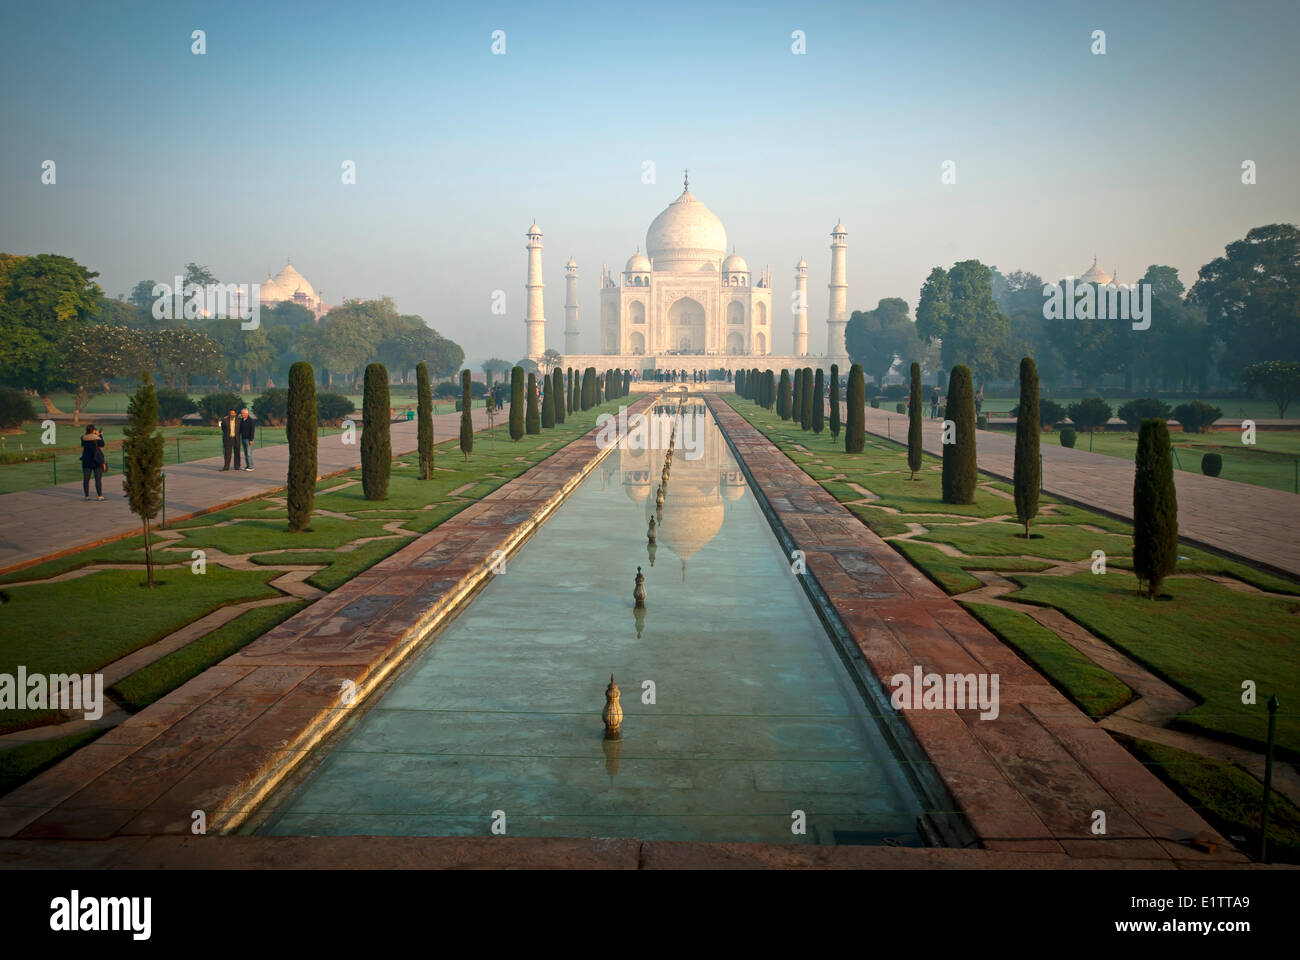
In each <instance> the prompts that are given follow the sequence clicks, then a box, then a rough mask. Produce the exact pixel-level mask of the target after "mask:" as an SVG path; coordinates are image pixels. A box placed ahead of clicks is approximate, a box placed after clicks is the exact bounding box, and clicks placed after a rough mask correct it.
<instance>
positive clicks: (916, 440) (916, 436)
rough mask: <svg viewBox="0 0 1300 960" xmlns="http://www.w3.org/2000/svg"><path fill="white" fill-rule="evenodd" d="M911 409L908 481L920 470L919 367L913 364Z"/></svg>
mask: <svg viewBox="0 0 1300 960" xmlns="http://www.w3.org/2000/svg"><path fill="white" fill-rule="evenodd" d="M911 381H912V390H911V409H909V410H908V411H907V418H908V419H907V469H908V470H910V471H911V472H912V475H911V476H910V477H909V478H908V479H909V480H915V479H916V471H918V470H920V469H921V454H922V450H921V416H922V413H921V404H922V403H923V402H924V401H923V400H922V399H921V365H920V364H919V363H913V364H912V369H911Z"/></svg>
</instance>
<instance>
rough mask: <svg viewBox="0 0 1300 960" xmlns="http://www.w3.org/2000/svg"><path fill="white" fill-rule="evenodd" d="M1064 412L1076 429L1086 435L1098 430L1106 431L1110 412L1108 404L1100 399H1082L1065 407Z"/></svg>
mask: <svg viewBox="0 0 1300 960" xmlns="http://www.w3.org/2000/svg"><path fill="white" fill-rule="evenodd" d="M1065 412H1066V414H1068V415H1069V417H1070V422H1071V423H1073V424H1074V425H1075V427H1076V428H1078V429H1079V430H1081V431H1084V432H1087V433H1096V432H1097V431H1098V430H1105V429H1106V424H1107V423H1108V422H1109V421H1110V415H1111V412H1112V411H1111V408H1110V404H1109V403H1107V402H1106V401H1105V400H1103V399H1102V398H1101V397H1084V398H1083V399H1081V400H1080V401H1079V402H1078V403H1072V404H1070V405H1069V406H1068V407H1066V408H1065Z"/></svg>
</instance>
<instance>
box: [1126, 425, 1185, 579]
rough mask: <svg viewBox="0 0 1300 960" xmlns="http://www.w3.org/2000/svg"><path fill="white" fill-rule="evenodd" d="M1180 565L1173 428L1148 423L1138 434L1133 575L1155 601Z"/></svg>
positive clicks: (1134, 492)
mask: <svg viewBox="0 0 1300 960" xmlns="http://www.w3.org/2000/svg"><path fill="white" fill-rule="evenodd" d="M1177 563H1178V493H1177V491H1176V490H1175V489H1174V464H1173V458H1172V456H1171V455H1170V447H1169V429H1168V427H1166V426H1165V422H1164V421H1163V420H1144V421H1142V426H1141V428H1140V429H1139V431H1138V445H1137V462H1136V469H1135V471H1134V475H1133V572H1134V573H1136V574H1137V577H1138V583H1139V585H1140V586H1141V588H1142V592H1143V593H1144V594H1145V595H1146V596H1147V597H1150V598H1154V597H1155V596H1156V594H1157V593H1158V592H1159V590H1160V585H1161V584H1162V583H1163V582H1164V579H1165V577H1167V576H1168V575H1169V574H1171V573H1173V572H1174V568H1175V567H1176V565H1177Z"/></svg>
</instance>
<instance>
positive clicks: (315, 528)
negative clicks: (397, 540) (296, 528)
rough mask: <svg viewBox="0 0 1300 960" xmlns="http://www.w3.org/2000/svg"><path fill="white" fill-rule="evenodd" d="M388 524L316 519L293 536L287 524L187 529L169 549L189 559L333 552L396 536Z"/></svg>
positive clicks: (254, 523) (248, 522)
mask: <svg viewBox="0 0 1300 960" xmlns="http://www.w3.org/2000/svg"><path fill="white" fill-rule="evenodd" d="M357 489H360V487H358V488H357ZM385 522H386V521H384V520H341V519H339V518H338V517H322V516H315V517H312V520H311V524H310V525H309V526H308V527H307V529H306V530H303V531H301V532H299V533H289V532H288V530H286V529H285V526H286V521H284V520H241V521H239V522H238V523H232V524H230V525H229V526H203V527H194V528H191V529H187V530H185V531H184V533H185V536H184V537H183V538H182V539H180V540H178V541H176V542H175V543H173V544H171V545H169V546H170V551H175V552H176V553H179V554H181V555H184V556H187V557H188V556H189V553H190V551H191V550H200V549H203V548H211V549H215V550H220V551H221V552H222V553H228V554H243V553H259V552H261V551H264V550H275V549H280V548H284V547H302V548H310V549H332V548H335V547H341V546H343V544H345V543H351V542H352V541H353V540H360V539H362V538H366V537H391V536H393V534H392V533H390V532H389V531H387V530H385V529H384V524H385ZM170 551H169V552H170Z"/></svg>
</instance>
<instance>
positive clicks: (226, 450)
mask: <svg viewBox="0 0 1300 960" xmlns="http://www.w3.org/2000/svg"><path fill="white" fill-rule="evenodd" d="M221 455H222V458H223V462H224V464H225V466H223V467H222V468H221V469H222V470H229V469H230V460H231V458H232V457H233V458H234V461H235V469H236V470H238V469H239V418H238V417H237V416H235V411H234V410H231V411H230V412H229V413H228V414H226V416H225V417H223V418H222V420H221Z"/></svg>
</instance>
